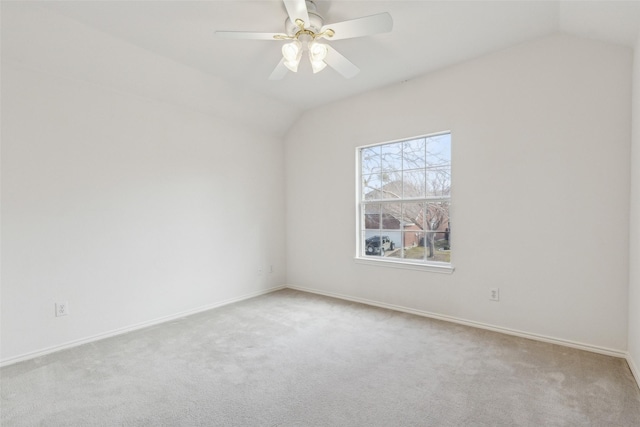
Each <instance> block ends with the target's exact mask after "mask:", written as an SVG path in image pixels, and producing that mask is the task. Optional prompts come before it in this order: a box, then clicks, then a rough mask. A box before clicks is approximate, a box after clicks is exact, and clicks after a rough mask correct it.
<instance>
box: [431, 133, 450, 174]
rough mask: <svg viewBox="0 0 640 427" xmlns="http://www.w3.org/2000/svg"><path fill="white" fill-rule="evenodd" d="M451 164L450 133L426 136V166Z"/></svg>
mask: <svg viewBox="0 0 640 427" xmlns="http://www.w3.org/2000/svg"><path fill="white" fill-rule="evenodd" d="M442 165H451V134H444V135H436V136H431V137H429V138H427V167H432V166H442Z"/></svg>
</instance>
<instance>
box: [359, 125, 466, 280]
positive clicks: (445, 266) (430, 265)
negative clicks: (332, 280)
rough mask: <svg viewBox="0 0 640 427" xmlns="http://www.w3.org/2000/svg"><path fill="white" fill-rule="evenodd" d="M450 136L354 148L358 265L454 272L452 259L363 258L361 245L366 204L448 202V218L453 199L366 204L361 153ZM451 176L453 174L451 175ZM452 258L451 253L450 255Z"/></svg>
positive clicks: (433, 198)
mask: <svg viewBox="0 0 640 427" xmlns="http://www.w3.org/2000/svg"><path fill="white" fill-rule="evenodd" d="M447 134H449V135H452V133H451V131H442V132H437V133H431V134H426V135H418V136H414V137H409V138H401V139H397V140H393V141H387V142H379V143H375V144H369V145H362V146H359V147H356V150H355V151H356V156H355V157H356V222H355V223H356V233H355V234H356V256H355V258H354V260H355V262H357V263H359V264H366V265H374V266H380V267H391V268H401V269H409V270H419V271H430V272H436V273H447V274H451V273H453V271H454V270H455V267H454V266H453V259H451V260H450V261H449V262H439V261H429V260H424V261H423V260H410V259H406V258H387V257H382V256H380V257H375V256H374V257H372V256H365V255H364V252H363V249H364V248H363V245H362V242H363V241H364V239H363V234H362V233H363V230H364V227H363V224H362V221H363V218H364V216H363V209H364V206H365V205H367V204H374V203H380V204H385V203H398V202H428V201H441V200H448V201H449V206H450V210H449V216H450V217H451V213H452V209H453V206H452V200H453V198H452V197H451V194H449V195H448V196H435V197H434V196H426V195H425V197H424V198H407V199H405V198H404V195H403V198H400V199H390V200H388V201H381V200H375V201H371V202H366V201H364V200H363V197H362V190H363V189H362V182H363V181H362V164H361V161H362V151H363V150H365V149H367V148H371V147H378V146H382V145H387V144H394V143H398V142H405V141H412V140H416V139H421V138H431V137H437V136H439V135H447ZM425 169H426V168H425ZM452 175H453V173H452ZM449 238H450V239H451V238H452V236H451V235H450V236H449ZM451 243H452V244H451V246H452V247H455V246H454V245H453V242H451ZM452 256H453V253H452Z"/></svg>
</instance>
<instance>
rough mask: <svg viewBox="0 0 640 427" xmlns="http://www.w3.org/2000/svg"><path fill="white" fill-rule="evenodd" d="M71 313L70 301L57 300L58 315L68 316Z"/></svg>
mask: <svg viewBox="0 0 640 427" xmlns="http://www.w3.org/2000/svg"><path fill="white" fill-rule="evenodd" d="M67 314H69V303H68V302H66V301H65V302H57V303H56V317H60V316H66V315H67Z"/></svg>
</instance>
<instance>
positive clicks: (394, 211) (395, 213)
mask: <svg viewBox="0 0 640 427" xmlns="http://www.w3.org/2000/svg"><path fill="white" fill-rule="evenodd" d="M401 221H402V205H401V204H400V203H387V204H384V205H382V228H383V229H384V230H400V226H401ZM398 240H399V239H398Z"/></svg>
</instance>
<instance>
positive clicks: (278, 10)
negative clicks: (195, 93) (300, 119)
mask: <svg viewBox="0 0 640 427" xmlns="http://www.w3.org/2000/svg"><path fill="white" fill-rule="evenodd" d="M3 3H5V4H6V3H7V2H5V1H3ZM315 3H316V5H317V9H318V11H319V12H320V14H321V15H323V16H324V18H325V23H332V22H339V21H344V20H349V19H353V18H358V17H362V16H368V15H372V14H376V13H380V12H389V13H390V14H391V16H392V17H393V21H394V28H393V31H392V32H390V33H386V34H378V35H374V36H369V37H363V38H356V39H348V40H335V41H332V42H330V44H331V45H332V46H333V47H334V48H335V49H337V50H338V51H339V52H341V53H342V54H343V55H344V56H345V57H347V58H348V59H349V60H351V61H352V62H353V63H354V64H356V65H357V66H358V67H359V68H360V69H361V72H360V74H358V75H357V76H356V77H354V78H352V79H345V78H344V77H342V76H340V75H339V74H338V73H336V72H335V71H334V70H332V69H329V68H327V69H325V70H324V71H322V72H320V73H318V74H315V75H314V74H312V72H311V69H310V66H309V64H308V62H306V61H302V63H301V66H300V70H299V72H298V73H288V74H287V75H286V76H285V77H284V79H282V80H280V81H272V80H269V79H268V77H269V75H270V73H271V71H272V70H273V68H274V67H275V66H276V64H277V63H278V62H279V60H280V58H281V53H280V49H281V46H282V44H283V42H281V41H271V40H230V39H224V38H220V37H217V36H216V35H215V32H216V31H218V30H238V31H258V32H282V31H283V30H284V21H285V18H286V16H287V13H286V10H285V7H284V5H283V3H282V1H281V0H253V1H252V0H233V1H117V0H114V1H48V2H41V3H38V5H39V7H40V8H45V9H47V10H48V11H50V12H55V13H56V14H59V15H64V16H65V17H67V18H71V19H72V20H75V21H77V22H79V23H81V24H82V25H86V26H88V27H91V28H93V29H95V30H98V31H100V32H102V33H105V34H107V35H109V36H112V37H115V38H117V39H120V40H121V41H124V42H127V43H129V44H131V45H134V46H137V47H139V48H143V49H145V50H148V51H151V52H153V53H155V54H157V55H159V56H162V57H165V58H169V59H170V60H172V61H175V62H177V63H180V64H183V65H186V66H188V67H190V68H192V69H196V70H199V71H200V72H202V73H206V74H207V75H211V76H215V78H216V79H219V80H220V81H225V82H228V83H229V85H232V86H234V87H241V88H243V89H244V90H246V91H247V92H250V93H256V94H260V95H261V96H264V97H266V98H268V99H273V100H274V101H278V102H279V103H281V104H285V105H287V106H288V107H290V108H292V109H295V110H298V111H301V110H306V109H309V108H313V107H317V106H319V105H323V104H327V103H330V102H333V101H336V100H338V99H341V98H345V97H348V96H350V95H354V94H357V93H361V92H364V91H367V90H370V89H373V88H377V87H382V86H386V85H389V84H393V83H397V82H401V81H404V80H408V79H411V78H414V77H416V76H419V75H423V74H425V73H428V72H431V71H434V70H437V69H441V68H443V67H446V66H449V65H452V64H455V63H459V62H462V61H465V60H469V59H471V58H474V57H478V56H480V55H483V54H486V53H489V52H492V51H496V50H500V49H504V48H508V47H510V46H513V45H516V44H518V43H522V42H525V41H528V40H532V39H535V38H539V37H544V36H547V35H551V34H554V33H558V32H563V33H568V34H571V35H575V36H580V37H587V38H592V39H596V40H600V41H603V42H608V43H614V44H618V45H623V46H627V47H629V48H633V47H634V46H635V42H636V40H637V35H638V28H639V25H640V2H637V1H539V0H534V1H518V0H511V1H482V0H475V1H424V0H412V1H403V0H393V1H369V0H358V1H344V0H316V1H315ZM31 4H33V3H31ZM3 24H4V19H3Z"/></svg>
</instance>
